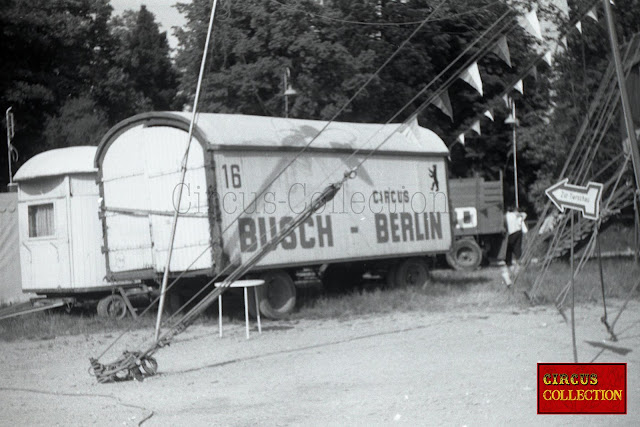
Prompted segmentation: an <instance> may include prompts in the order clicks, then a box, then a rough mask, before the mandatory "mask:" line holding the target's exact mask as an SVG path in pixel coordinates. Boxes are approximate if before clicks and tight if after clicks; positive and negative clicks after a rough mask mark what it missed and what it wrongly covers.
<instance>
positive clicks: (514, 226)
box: [505, 208, 527, 270]
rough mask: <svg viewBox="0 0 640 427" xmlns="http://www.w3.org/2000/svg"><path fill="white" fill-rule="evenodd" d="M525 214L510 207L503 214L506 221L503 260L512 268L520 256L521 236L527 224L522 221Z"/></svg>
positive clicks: (525, 216) (525, 230)
mask: <svg viewBox="0 0 640 427" xmlns="http://www.w3.org/2000/svg"><path fill="white" fill-rule="evenodd" d="M525 218H527V214H526V213H524V212H519V211H518V210H517V209H513V208H510V209H508V210H507V213H506V214H505V221H506V223H507V234H508V235H509V237H508V240H507V255H506V259H505V262H506V263H507V265H508V266H509V267H511V268H512V270H513V269H514V268H515V267H516V266H517V265H518V261H519V260H520V257H521V256H522V238H523V235H524V234H525V233H526V232H527V225H526V224H525V223H524V220H525Z"/></svg>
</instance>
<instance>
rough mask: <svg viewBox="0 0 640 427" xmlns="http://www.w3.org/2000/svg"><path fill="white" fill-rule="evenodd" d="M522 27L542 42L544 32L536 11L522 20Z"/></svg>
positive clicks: (532, 11)
mask: <svg viewBox="0 0 640 427" xmlns="http://www.w3.org/2000/svg"><path fill="white" fill-rule="evenodd" d="M520 22H521V24H520V25H521V26H522V28H524V29H525V31H526V32H528V33H529V34H531V35H532V36H534V37H535V38H537V39H538V40H542V31H541V30H540V21H538V15H537V14H536V11H535V9H534V10H531V11H530V12H527V13H526V14H525V15H524V16H523V19H521V21H520Z"/></svg>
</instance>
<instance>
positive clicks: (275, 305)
mask: <svg viewBox="0 0 640 427" xmlns="http://www.w3.org/2000/svg"><path fill="white" fill-rule="evenodd" d="M259 279H261V280H264V285H262V286H258V287H255V288H253V292H256V291H257V292H258V298H259V302H260V314H261V315H262V316H264V317H266V318H268V319H285V318H287V317H289V315H290V314H291V313H293V310H294V309H295V307H296V285H295V283H294V282H293V279H292V278H291V276H290V275H289V274H288V273H287V272H286V271H284V270H273V271H267V272H265V273H263V274H261V275H260V277H259ZM253 292H251V289H250V292H249V295H248V298H249V313H250V314H251V315H252V316H253V317H256V300H255V295H254V293H253Z"/></svg>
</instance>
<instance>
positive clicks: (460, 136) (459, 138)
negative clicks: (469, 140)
mask: <svg viewBox="0 0 640 427" xmlns="http://www.w3.org/2000/svg"><path fill="white" fill-rule="evenodd" d="M456 139H457V140H458V141H460V144H462V145H464V133H461V134H460V135H458V138H456Z"/></svg>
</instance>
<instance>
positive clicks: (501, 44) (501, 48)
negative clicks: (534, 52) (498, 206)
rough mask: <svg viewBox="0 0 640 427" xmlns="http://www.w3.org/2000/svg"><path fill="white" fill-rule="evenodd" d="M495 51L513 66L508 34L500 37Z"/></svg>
mask: <svg viewBox="0 0 640 427" xmlns="http://www.w3.org/2000/svg"><path fill="white" fill-rule="evenodd" d="M493 53H495V54H496V55H497V56H498V58H500V59H502V60H503V61H504V62H505V63H506V64H507V65H508V66H509V67H512V66H511V55H510V54H509V45H508V44H507V36H502V37H500V38H499V39H498V42H497V43H496V45H495V47H494V48H493Z"/></svg>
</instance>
